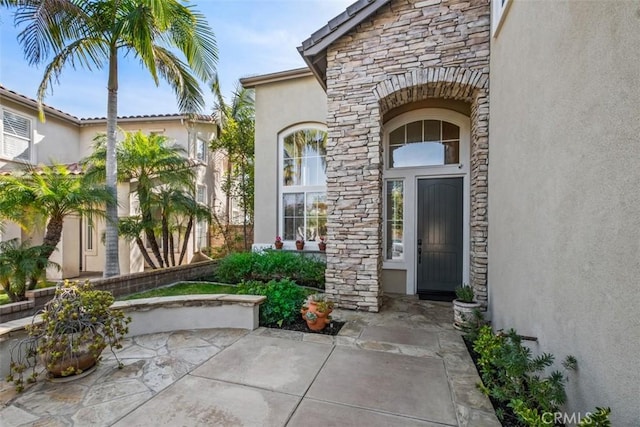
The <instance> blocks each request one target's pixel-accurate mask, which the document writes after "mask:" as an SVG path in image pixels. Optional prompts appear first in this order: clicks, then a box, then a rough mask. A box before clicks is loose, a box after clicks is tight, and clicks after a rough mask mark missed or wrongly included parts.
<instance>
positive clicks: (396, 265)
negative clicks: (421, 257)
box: [382, 261, 407, 270]
mask: <svg viewBox="0 0 640 427" xmlns="http://www.w3.org/2000/svg"><path fill="white" fill-rule="evenodd" d="M382 269H383V270H406V269H407V264H406V262H405V261H384V262H383V263H382Z"/></svg>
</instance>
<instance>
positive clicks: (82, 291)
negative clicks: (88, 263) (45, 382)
mask: <svg viewBox="0 0 640 427" xmlns="http://www.w3.org/2000/svg"><path fill="white" fill-rule="evenodd" d="M113 302H114V298H113V295H112V294H111V293H110V292H107V291H100V290H95V289H93V288H92V286H91V285H90V284H89V282H86V283H84V284H79V283H77V282H69V281H65V282H64V283H62V284H60V285H58V287H57V288H56V293H55V295H54V297H53V299H52V300H51V301H49V302H48V303H47V304H46V305H45V307H44V308H43V309H42V311H41V312H40V319H38V317H37V316H34V321H33V323H32V324H31V325H30V326H29V327H28V329H27V330H28V333H29V336H28V337H27V338H25V339H24V340H21V341H20V342H18V343H17V344H16V346H14V347H13V348H12V349H11V373H10V374H9V376H8V377H7V381H11V382H13V383H14V385H15V386H16V389H17V390H18V391H22V390H23V389H24V383H25V380H26V381H27V382H29V383H31V382H35V381H36V380H37V378H38V375H39V372H38V361H39V362H40V364H41V365H42V367H43V368H44V370H46V371H47V373H48V376H49V378H60V377H69V376H72V375H79V374H82V373H83V372H86V371H87V370H89V369H91V368H93V367H94V366H95V365H96V364H97V363H98V361H99V360H100V354H101V353H102V350H104V349H105V348H106V347H109V348H110V349H111V351H112V352H113V350H114V349H119V348H122V344H121V341H122V339H123V338H124V336H125V335H126V334H127V332H128V324H129V322H131V318H129V317H127V316H125V314H124V312H123V311H122V310H118V309H111V308H110V307H111V305H112V304H113ZM114 356H115V352H114ZM116 360H118V359H117V356H116ZM118 366H119V367H122V364H121V363H120V362H119V361H118ZM25 377H26V379H25Z"/></svg>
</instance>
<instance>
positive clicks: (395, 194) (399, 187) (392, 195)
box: [384, 179, 404, 261]
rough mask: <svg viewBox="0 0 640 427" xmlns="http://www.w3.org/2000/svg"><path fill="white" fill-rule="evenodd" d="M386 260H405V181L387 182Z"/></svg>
mask: <svg viewBox="0 0 640 427" xmlns="http://www.w3.org/2000/svg"><path fill="white" fill-rule="evenodd" d="M385 186H386V189H385V218H384V220H385V259H386V260H389V261H394V260H402V259H403V258H404V180H402V179H390V180H387V181H385Z"/></svg>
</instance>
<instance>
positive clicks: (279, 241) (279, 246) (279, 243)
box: [274, 236, 284, 249]
mask: <svg viewBox="0 0 640 427" xmlns="http://www.w3.org/2000/svg"><path fill="white" fill-rule="evenodd" d="M274 245H275V247H276V249H282V246H284V243H283V242H282V237H280V236H276V241H275V242H274Z"/></svg>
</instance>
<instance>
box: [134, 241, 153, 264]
mask: <svg viewBox="0 0 640 427" xmlns="http://www.w3.org/2000/svg"><path fill="white" fill-rule="evenodd" d="M136 245H138V249H140V253H141V254H142V258H144V260H145V261H146V262H147V264H149V267H151V268H153V269H154V270H155V269H157V268H158V267H156V265H155V264H154V263H153V260H152V259H151V257H150V256H149V252H147V248H145V247H144V242H143V241H142V239H141V238H140V237H136Z"/></svg>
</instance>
